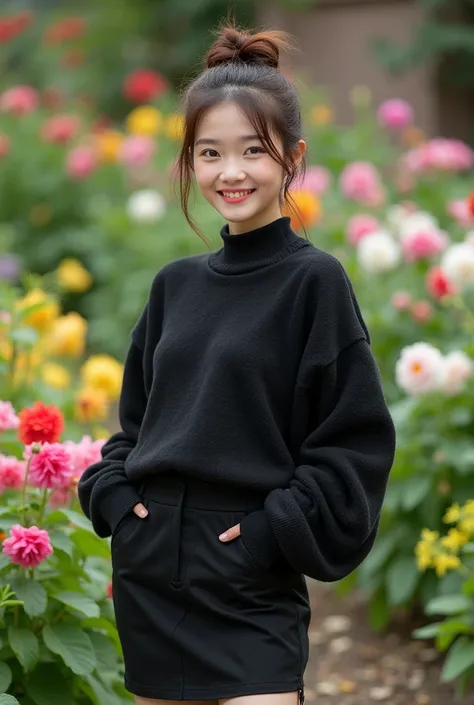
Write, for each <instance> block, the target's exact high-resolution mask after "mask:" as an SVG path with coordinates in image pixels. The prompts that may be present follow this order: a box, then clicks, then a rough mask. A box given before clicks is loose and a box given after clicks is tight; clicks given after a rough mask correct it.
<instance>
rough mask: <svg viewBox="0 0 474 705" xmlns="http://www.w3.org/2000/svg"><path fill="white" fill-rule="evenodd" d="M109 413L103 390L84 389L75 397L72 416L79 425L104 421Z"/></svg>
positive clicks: (107, 401)
mask: <svg viewBox="0 0 474 705" xmlns="http://www.w3.org/2000/svg"><path fill="white" fill-rule="evenodd" d="M108 413H109V400H108V398H107V394H106V393H105V392H104V390H103V389H96V388H93V387H84V388H83V389H81V390H80V392H79V393H78V395H77V397H76V406H75V409H74V415H75V418H76V420H77V421H79V422H81V423H95V422H97V421H105V419H106V418H107V414H108Z"/></svg>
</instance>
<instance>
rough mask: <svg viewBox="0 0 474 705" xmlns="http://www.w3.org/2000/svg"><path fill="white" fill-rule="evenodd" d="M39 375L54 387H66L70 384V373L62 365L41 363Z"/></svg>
mask: <svg viewBox="0 0 474 705" xmlns="http://www.w3.org/2000/svg"><path fill="white" fill-rule="evenodd" d="M41 376H42V378H43V381H44V382H46V384H49V386H50V387H54V389H66V388H67V387H69V385H70V384H71V375H70V374H69V372H68V371H67V370H66V368H65V367H63V366H62V365H57V364H56V363H55V362H47V363H46V364H45V365H43V368H42V370H41Z"/></svg>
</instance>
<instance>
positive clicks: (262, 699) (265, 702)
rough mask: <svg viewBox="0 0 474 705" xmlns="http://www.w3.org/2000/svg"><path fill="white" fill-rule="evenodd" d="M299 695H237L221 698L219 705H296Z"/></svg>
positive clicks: (294, 691)
mask: <svg viewBox="0 0 474 705" xmlns="http://www.w3.org/2000/svg"><path fill="white" fill-rule="evenodd" d="M298 696H299V693H298V691H297V690H293V691H291V692H290V693H264V694H263V695H239V696H238V697H236V698H221V699H220V700H219V701H218V703H219V705H297V703H298Z"/></svg>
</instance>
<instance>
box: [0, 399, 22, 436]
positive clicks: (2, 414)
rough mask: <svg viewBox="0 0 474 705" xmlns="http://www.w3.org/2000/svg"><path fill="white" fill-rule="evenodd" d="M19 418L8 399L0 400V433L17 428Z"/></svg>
mask: <svg viewBox="0 0 474 705" xmlns="http://www.w3.org/2000/svg"><path fill="white" fill-rule="evenodd" d="M19 423H20V419H19V418H18V416H17V415H16V413H15V409H14V408H13V405H12V403H11V402H10V401H0V433H1V432H2V431H9V430H11V429H15V428H18V425H19Z"/></svg>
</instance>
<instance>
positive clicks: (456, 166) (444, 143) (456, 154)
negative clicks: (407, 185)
mask: <svg viewBox="0 0 474 705" xmlns="http://www.w3.org/2000/svg"><path fill="white" fill-rule="evenodd" d="M473 165H474V151H473V150H472V149H471V148H470V147H469V146H468V145H467V144H465V143H464V142H461V140H454V139H445V138H441V137H438V138H436V139H433V140H430V141H429V142H424V143H423V144H420V145H419V146H418V147H415V148H414V149H411V150H410V151H408V152H407V153H406V154H405V155H404V157H403V158H402V166H403V167H405V168H406V169H408V171H410V172H412V173H414V174H419V173H423V172H429V171H436V170H439V171H446V172H457V171H464V170H465V169H471V168H472V166H473Z"/></svg>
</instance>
